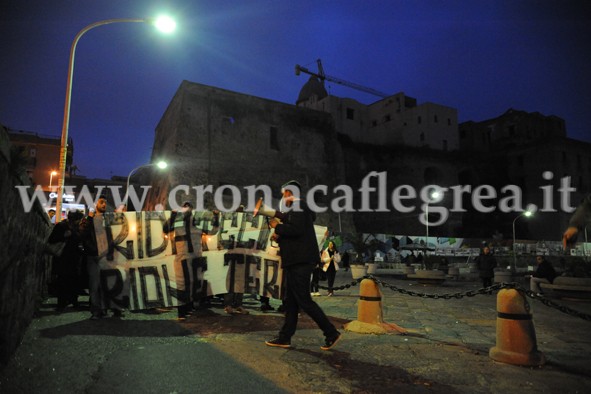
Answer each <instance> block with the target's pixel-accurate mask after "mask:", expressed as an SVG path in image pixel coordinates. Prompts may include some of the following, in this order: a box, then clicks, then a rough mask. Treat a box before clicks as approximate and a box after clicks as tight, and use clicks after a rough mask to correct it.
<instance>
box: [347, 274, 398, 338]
mask: <svg viewBox="0 0 591 394" xmlns="http://www.w3.org/2000/svg"><path fill="white" fill-rule="evenodd" d="M345 330H347V331H352V332H358V333H361V334H386V333H388V332H392V331H398V332H400V333H403V334H406V333H407V331H406V330H405V329H404V328H402V327H399V326H397V325H396V324H393V323H385V322H384V315H383V313H382V292H381V291H380V288H379V287H378V284H377V283H376V282H375V281H373V280H371V279H363V280H362V281H361V283H360V285H359V305H358V307H357V320H354V321H352V322H350V323H347V324H345Z"/></svg>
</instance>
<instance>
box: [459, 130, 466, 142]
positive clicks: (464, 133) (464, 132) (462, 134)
mask: <svg viewBox="0 0 591 394" xmlns="http://www.w3.org/2000/svg"><path fill="white" fill-rule="evenodd" d="M464 138H466V130H460V139H462V140H463V139H464Z"/></svg>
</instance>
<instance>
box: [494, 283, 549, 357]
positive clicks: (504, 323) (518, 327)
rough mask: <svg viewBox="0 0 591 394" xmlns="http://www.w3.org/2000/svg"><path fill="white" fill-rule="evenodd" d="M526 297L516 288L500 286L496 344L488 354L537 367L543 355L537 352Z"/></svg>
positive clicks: (534, 333)
mask: <svg viewBox="0 0 591 394" xmlns="http://www.w3.org/2000/svg"><path fill="white" fill-rule="evenodd" d="M526 305H527V301H526V300H525V297H524V296H523V295H522V294H520V293H519V292H518V291H517V290H515V289H502V290H501V291H499V294H498V295H497V346H495V347H493V348H491V349H490V351H489V356H490V358H492V359H493V360H495V361H500V362H502V363H507V364H514V365H525V366H537V365H543V364H544V363H545V362H546V358H545V357H544V354H543V353H542V352H539V351H538V345H537V343H536V332H535V330H534V324H533V321H532V315H531V314H530V313H529V312H528V311H527V310H526Z"/></svg>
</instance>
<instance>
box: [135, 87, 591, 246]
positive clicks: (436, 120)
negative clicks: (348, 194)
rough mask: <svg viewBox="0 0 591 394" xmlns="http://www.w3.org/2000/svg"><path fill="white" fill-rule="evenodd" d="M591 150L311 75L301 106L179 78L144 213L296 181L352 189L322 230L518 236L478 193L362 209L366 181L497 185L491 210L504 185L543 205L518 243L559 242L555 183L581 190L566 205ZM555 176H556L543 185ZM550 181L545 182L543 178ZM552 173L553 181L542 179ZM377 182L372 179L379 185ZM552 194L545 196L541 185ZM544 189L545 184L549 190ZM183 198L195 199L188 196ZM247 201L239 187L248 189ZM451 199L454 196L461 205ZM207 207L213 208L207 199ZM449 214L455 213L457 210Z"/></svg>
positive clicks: (542, 130)
mask: <svg viewBox="0 0 591 394" xmlns="http://www.w3.org/2000/svg"><path fill="white" fill-rule="evenodd" d="M590 148H591V146H590V144H588V143H584V142H580V141H574V140H570V139H568V138H566V128H565V124H564V121H563V120H562V119H560V118H558V117H556V116H544V115H542V114H539V113H527V112H524V111H517V110H513V109H510V110H508V111H507V112H506V113H505V114H502V115H501V116H499V117H497V118H494V119H489V120H486V121H482V122H465V123H462V124H461V125H458V121H457V110H456V109H454V108H450V107H446V106H444V105H439V104H434V103H424V104H417V100H416V99H414V98H412V97H409V96H406V95H405V94H404V93H397V94H394V95H392V96H390V97H387V98H384V99H381V100H379V101H376V102H374V103H372V104H370V105H365V104H361V103H359V102H357V101H356V100H352V99H347V98H339V97H335V96H331V95H329V94H328V93H327V92H326V90H325V89H324V86H322V84H321V83H320V81H319V80H318V79H316V78H315V77H311V78H310V79H309V80H308V81H307V82H306V83H305V84H304V86H303V87H302V89H301V91H300V94H299V95H298V98H297V100H296V105H295V106H294V105H289V104H285V103H280V102H276V101H272V100H266V99H262V98H258V97H253V96H250V95H245V94H240V93H236V92H232V91H228V90H224V89H219V88H215V87H211V86H206V85H202V84H198V83H193V82H188V81H183V82H182V83H181V85H180V87H179V89H178V90H177V92H176V94H175V95H174V97H173V99H172V101H171V102H170V104H169V106H168V108H167V110H166V112H165V113H164V115H163V117H162V119H161V121H160V123H159V124H158V126H157V128H156V135H155V140H154V148H153V153H152V161H157V160H161V159H163V160H166V161H167V162H169V163H172V166H171V170H170V171H167V172H164V173H154V174H153V178H152V180H151V183H152V185H153V189H152V190H151V192H150V194H149V196H148V201H147V203H146V209H152V208H154V207H155V206H156V205H157V204H159V203H163V204H164V203H166V199H167V196H168V193H169V192H170V191H171V190H174V188H175V187H177V186H178V185H191V186H198V185H211V186H212V187H213V189H214V190H215V189H217V188H221V189H223V194H224V196H225V197H227V198H228V200H227V201H230V200H231V197H232V193H233V191H232V188H231V186H236V187H238V188H243V187H244V186H248V185H269V186H270V187H271V188H272V189H273V191H274V193H275V194H274V196H273V197H274V198H275V199H278V198H279V197H280V196H279V195H278V194H277V190H278V188H279V186H280V185H281V184H282V183H283V182H285V181H287V180H290V179H297V180H299V181H300V182H301V183H302V184H303V185H304V187H308V188H309V187H312V186H315V185H327V186H328V190H329V193H328V195H327V196H322V195H321V194H318V195H317V196H319V198H318V200H317V202H319V205H321V206H327V205H328V203H329V202H330V201H331V200H332V199H333V198H334V197H335V196H336V194H333V193H332V189H333V188H334V186H336V185H349V186H350V187H351V188H352V189H353V190H354V192H355V193H356V194H355V197H354V199H355V201H354V203H355V207H356V208H357V209H358V212H355V213H354V214H346V213H342V214H340V215H339V214H336V213H333V212H331V210H330V209H329V210H328V212H326V213H322V214H320V215H319V224H323V225H327V226H329V227H330V228H331V229H332V230H336V231H339V230H342V231H359V232H375V233H391V234H392V233H395V234H412V235H421V234H426V233H427V231H428V232H429V235H430V236H464V237H485V238H486V237H489V238H491V239H492V237H493V234H494V235H495V236H496V237H497V238H498V237H499V234H503V236H504V238H505V239H511V238H512V225H513V221H514V219H515V218H516V217H517V216H518V215H519V213H517V212H509V213H503V212H501V211H500V210H499V209H498V207H497V208H495V209H494V210H493V211H491V212H487V213H481V212H477V211H476V210H475V209H474V208H473V207H472V203H471V191H469V192H466V193H457V195H454V193H452V192H451V191H450V192H448V193H447V194H446V195H445V197H444V199H443V201H442V202H440V203H437V204H435V203H434V204H429V207H426V206H425V204H423V203H422V201H420V200H418V197H417V199H415V201H414V202H408V203H407V207H408V206H411V205H413V206H414V209H408V210H405V211H404V212H401V211H396V210H394V209H392V202H391V201H390V194H388V195H387V196H386V197H387V199H388V201H386V203H387V205H388V212H385V211H384V210H383V209H380V208H381V205H380V204H382V203H383V202H384V201H383V199H382V196H380V195H379V193H377V192H376V193H372V194H370V203H369V207H366V208H368V209H359V208H360V204H361V201H360V198H359V193H358V189H359V187H360V186H361V184H362V182H363V180H364V179H366V178H367V176H368V174H370V173H372V172H375V173H377V174H386V175H385V178H386V179H385V181H386V184H387V186H386V190H387V193H391V192H392V190H394V189H395V188H397V187H398V186H400V185H409V186H411V187H412V188H414V189H415V190H416V191H417V193H419V192H420V191H421V189H422V188H423V187H424V186H426V185H438V186H442V187H446V188H450V187H454V186H460V185H468V186H470V187H472V189H471V190H473V188H476V187H478V186H479V185H491V186H492V187H494V189H495V190H497V191H498V193H497V194H498V195H497V196H496V197H494V198H492V199H490V200H487V204H488V203H490V205H491V206H493V207H496V204H498V203H499V201H500V199H501V198H502V197H503V196H502V192H501V191H502V190H504V189H503V188H504V187H505V186H506V185H511V184H513V185H517V186H519V187H521V188H522V189H523V199H522V200H523V204H524V206H523V208H526V206H527V204H529V203H532V204H536V205H538V206H539V207H540V209H541V210H542V209H543V210H546V211H549V210H551V209H555V210H556V212H538V213H537V214H536V215H535V216H534V217H533V218H531V219H527V220H525V219H524V218H522V219H520V220H518V221H517V223H516V236H517V238H518V239H519V238H533V239H548V240H550V239H558V238H559V234H560V233H561V231H562V230H563V228H564V227H565V225H566V222H567V220H568V218H569V216H570V213H564V212H562V210H561V206H560V201H558V200H560V194H559V192H558V189H559V188H560V178H562V177H564V176H566V175H570V176H571V178H572V181H573V185H574V186H576V187H577V192H576V193H572V200H573V201H572V202H571V205H576V204H577V202H578V199H579V198H580V197H581V196H582V195H583V194H584V193H588V192H589V190H590V188H591V185H590V184H589V183H590V182H591V181H589V179H591V177H590V172H589V171H590V170H591V168H590V167H591V149H590ZM549 173H552V174H553V176H552V179H546V178H548V177H549ZM543 174H545V175H543ZM544 177H546V178H544ZM377 182H378V180H377V177H374V178H372V179H371V180H370V181H369V184H370V186H372V187H377V186H378V185H377ZM550 186H551V187H552V191H551V193H550V192H548V191H546V193H547V194H546V197H548V193H550V194H552V197H553V198H554V199H555V200H554V202H553V204H552V207H550V203H549V202H547V201H546V202H545V201H542V197H544V194H543V193H544V190H549V189H548V188H549V187H550ZM542 187H546V189H542ZM187 192H188V193H187ZM241 197H242V198H243V199H244V198H245V195H244V191H243V190H241ZM186 198H188V199H194V198H195V194H194V191H193V190H187V191H180V192H179V193H178V194H177V200H178V201H177V203H180V202H181V200H183V199H186ZM454 198H455V199H456V200H457V201H456V200H454ZM206 200H207V201H205V205H206V207H209V208H212V207H213V205H212V197H211V196H207V197H206ZM438 207H444V208H446V209H447V211H448V214H449V217H448V218H447V220H446V222H445V223H444V224H443V225H440V226H430V227H429V228H426V226H425V225H424V224H421V222H420V221H419V220H418V219H419V218H420V217H421V216H423V217H424V215H425V213H424V210H425V208H427V209H428V210H429V217H430V218H431V222H432V221H434V220H437V217H438V214H437V213H436V211H437V208H438ZM451 211H453V212H451Z"/></svg>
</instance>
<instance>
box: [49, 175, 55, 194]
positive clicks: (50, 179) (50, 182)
mask: <svg viewBox="0 0 591 394" xmlns="http://www.w3.org/2000/svg"><path fill="white" fill-rule="evenodd" d="M54 175H57V171H51V173H50V174H49V191H50V192H51V184H52V183H53V176H54Z"/></svg>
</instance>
